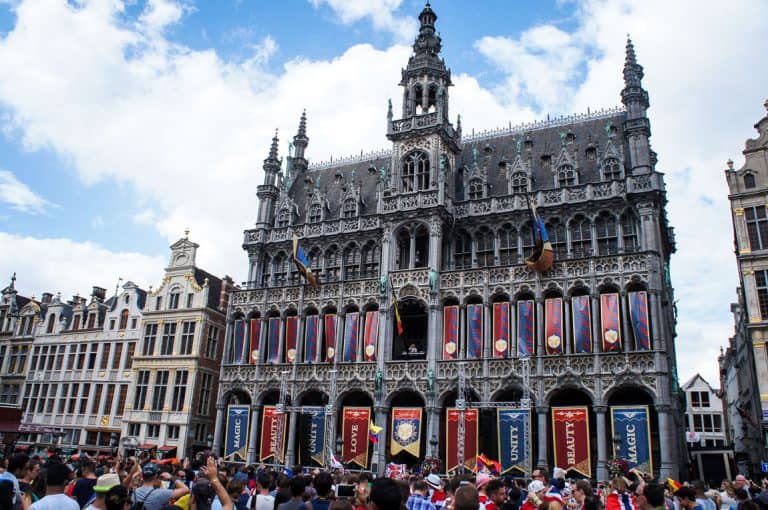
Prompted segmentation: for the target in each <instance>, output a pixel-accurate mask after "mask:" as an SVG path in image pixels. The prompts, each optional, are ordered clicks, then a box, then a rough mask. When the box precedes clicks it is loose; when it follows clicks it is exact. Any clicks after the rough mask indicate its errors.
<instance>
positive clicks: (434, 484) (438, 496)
mask: <svg viewBox="0 0 768 510" xmlns="http://www.w3.org/2000/svg"><path fill="white" fill-rule="evenodd" d="M424 481H425V482H427V485H429V487H430V489H431V490H432V495H431V496H430V498H429V500H430V501H431V502H432V504H433V505H435V508H437V509H438V510H440V509H441V508H444V507H445V491H443V483H442V480H440V477H439V476H437V475H436V474H435V473H431V474H430V475H428V476H427V477H426V478H425V479H424Z"/></svg>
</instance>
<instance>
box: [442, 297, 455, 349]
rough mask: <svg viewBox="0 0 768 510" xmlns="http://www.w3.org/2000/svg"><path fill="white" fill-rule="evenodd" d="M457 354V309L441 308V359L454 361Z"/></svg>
mask: <svg viewBox="0 0 768 510" xmlns="http://www.w3.org/2000/svg"><path fill="white" fill-rule="evenodd" d="M458 354H459V307H458V306H456V305H452V306H446V307H444V308H443V359H456V357H457V356H458Z"/></svg>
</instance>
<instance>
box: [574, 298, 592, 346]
mask: <svg viewBox="0 0 768 510" xmlns="http://www.w3.org/2000/svg"><path fill="white" fill-rule="evenodd" d="M571 309H572V314H571V315H572V317H571V319H572V321H573V350H574V352H576V353H579V354H583V353H589V352H592V309H591V306H590V304H589V296H572V297H571Z"/></svg>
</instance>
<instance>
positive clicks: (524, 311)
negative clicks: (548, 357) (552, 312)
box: [517, 299, 535, 356]
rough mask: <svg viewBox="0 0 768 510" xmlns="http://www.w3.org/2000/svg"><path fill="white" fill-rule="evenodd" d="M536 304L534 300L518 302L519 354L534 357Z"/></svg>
mask: <svg viewBox="0 0 768 510" xmlns="http://www.w3.org/2000/svg"><path fill="white" fill-rule="evenodd" d="M534 320H535V317H534V304H533V300H532V299H529V300H525V301H518V302H517V353H518V355H520V356H533V353H534V341H535V336H534V331H535V328H534Z"/></svg>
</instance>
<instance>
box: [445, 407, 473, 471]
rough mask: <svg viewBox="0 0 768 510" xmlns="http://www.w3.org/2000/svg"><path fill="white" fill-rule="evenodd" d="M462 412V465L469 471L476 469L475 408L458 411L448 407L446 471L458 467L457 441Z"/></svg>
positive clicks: (446, 418)
mask: <svg viewBox="0 0 768 510" xmlns="http://www.w3.org/2000/svg"><path fill="white" fill-rule="evenodd" d="M462 412H463V413H464V467H466V468H467V469H469V470H470V471H474V470H475V469H477V428H478V419H477V409H465V410H464V411H459V410H458V409H455V408H449V409H448V410H447V413H446V417H445V421H446V424H445V426H446V431H447V433H446V436H447V438H448V439H447V441H446V445H445V456H446V471H453V470H454V469H456V468H457V467H459V458H458V455H459V452H458V450H457V448H456V447H457V445H458V443H459V416H460V415H461V413H462Z"/></svg>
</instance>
